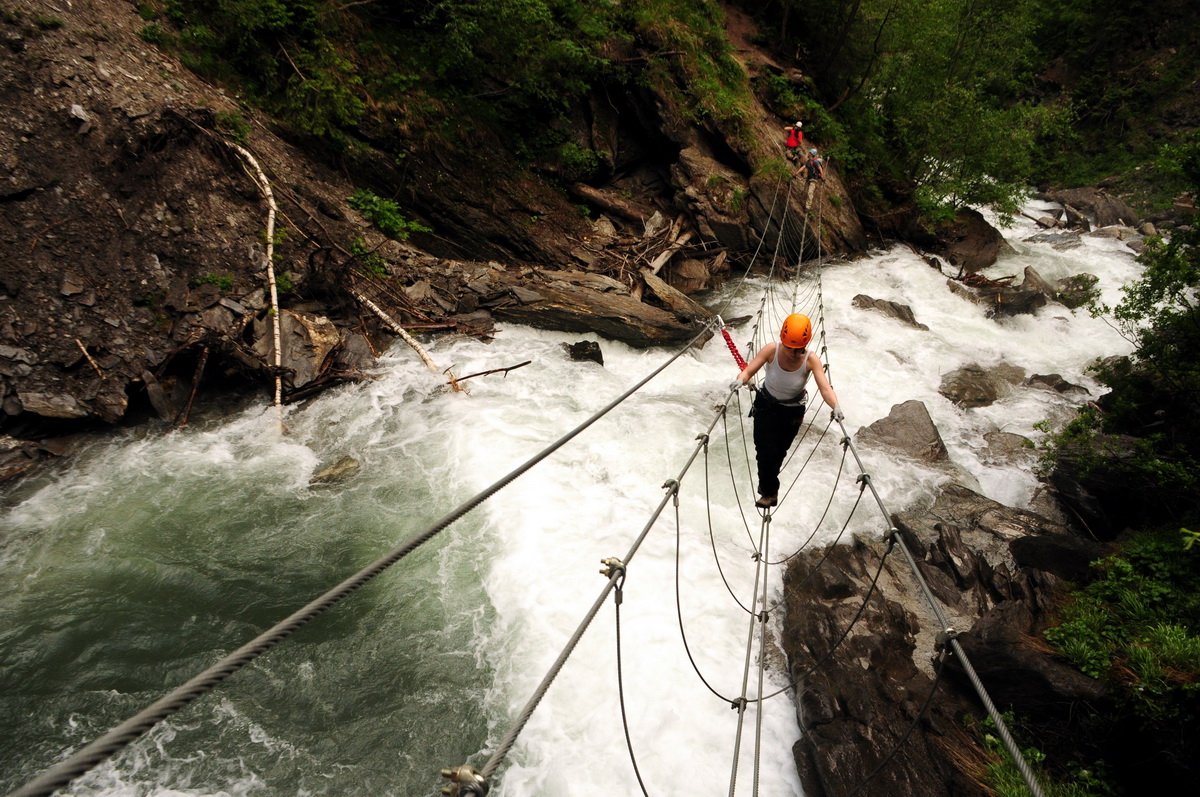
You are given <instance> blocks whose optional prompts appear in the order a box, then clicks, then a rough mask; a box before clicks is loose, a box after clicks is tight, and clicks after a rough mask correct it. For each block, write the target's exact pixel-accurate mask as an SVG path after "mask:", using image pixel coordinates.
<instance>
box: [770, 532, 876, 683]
mask: <svg viewBox="0 0 1200 797" xmlns="http://www.w3.org/2000/svg"><path fill="white" fill-rule="evenodd" d="M893 547H894V546H893V545H892V544H890V543H889V545H888V547H887V548H886V549H885V550H884V552H883V556H881V557H879V567H878V568H876V569H875V575H874V576H873V577H872V578H871V586H870V587H868V588H867V595H866V597H864V598H863V602H862V603H861V604H859V607H858V611H857V612H855V613H854V617H853V618H852V619H851V620H850V622H849V624H847V625H846V630H844V631H842V634H841V636H839V637H838V638H837V641H836V642H834V643H833V645H831V646H830V648H829V650H828V651H826V653H825V655H824V656H822V657H821V658H819V659H817V660H816V661H814V662H813V663H812V664H811V665H809V667H808V669H806V670H804V671H803V672H802V673H800V674H799V675H797V676H795V677H794V678H792V680H791V682H790V683H789V684H788V685H787V686H783V687H780V688H779V689H777V690H776V691H774V692H772V693H771V694H769V695H767V696H766V697H765V698H763V699H768V698H772V697H775V696H776V695H779V694H782V693H784V692H786V691H787V690H789V689H794V688H795V687H796V684H798V683H800V681H801V680H802V679H804V678H805V677H807V676H808V675H810V674H811V673H814V672H816V671H817V670H818V669H820V668H821V667H822V666H824V664H825V662H827V661H829V659H830V658H832V657H833V654H834V653H837V650H838V648H839V647H841V645H842V643H843V642H845V641H846V637H847V636H849V635H850V632H851V631H852V630H854V626H855V625H857V624H858V621H859V620H861V619H862V616H863V612H865V611H866V609H867V604H869V603H870V602H871V596H872V595H873V594H874V593H875V587H876V585H878V583H879V576H880V575H882V573H883V565H884V563H885V562H886V561H887V558H888V554H890V553H891V552H892V548H893Z"/></svg>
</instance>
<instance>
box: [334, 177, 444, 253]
mask: <svg viewBox="0 0 1200 797" xmlns="http://www.w3.org/2000/svg"><path fill="white" fill-rule="evenodd" d="M347 201H348V202H349V204H350V207H352V208H354V209H355V210H357V211H358V212H359V213H362V214H363V216H365V217H366V219H367V221H369V222H371V223H372V224H374V225H375V226H376V227H378V228H379V231H380V232H381V233H383V234H384V235H386V236H388V237H389V238H395V239H396V240H397V241H407V240H408V236H409V235H411V234H412V233H414V232H431V230H430V229H429V228H428V227H426V226H425V225H424V224H421V223H420V222H417V221H409V220H408V219H406V218H404V216H403V214H401V212H400V206H399V205H398V204H396V203H395V202H393V201H392V200H390V199H384V198H383V197H381V196H378V195H376V194H375V193H373V192H371V191H367V190H365V189H359V190H358V191H355V192H354V194H353V195H351V196H350V198H349V199H348V200H347Z"/></svg>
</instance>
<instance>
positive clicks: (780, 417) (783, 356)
mask: <svg viewBox="0 0 1200 797" xmlns="http://www.w3.org/2000/svg"><path fill="white" fill-rule="evenodd" d="M811 340H812V321H810V320H809V318H808V316H806V315H804V314H802V313H792V314H791V315H789V316H788V317H787V318H786V319H784V322H783V328H782V329H781V330H780V331H779V342H778V343H768V344H767V345H766V346H763V347H762V348H761V349H759V350H758V353H757V354H755V355H754V357H753V358H751V360H750V362H748V363H746V367H745V368H743V369H742V372H741V373H740V374H738V378H737V379H736V380H734V382H733V384H732V385H730V388H731V389H732V390H737V389H738V388H741V387H745V386H746V385H747V384H749V382H750V380H751V379H752V378H753V377H754V375H755V374H756V373H758V370H759V369H760V368H763V366H766V369H765V371H764V372H763V373H764V376H763V382H762V385H760V386H759V388H758V394H757V395H756V396H755V398H754V405H753V407H752V408H751V410H750V415H751V416H752V417H753V418H754V456H755V459H756V460H757V462H758V494H759V499H758V501H756V502H755V504H754V505H755V506H757V507H758V508H759V509H769V508H770V507H773V506H775V504H776V503H778V501H779V470H780V468H782V467H783V460H784V457H786V456H787V452H788V449H789V448H791V447H792V442H793V441H794V440H795V439H796V434H797V433H798V432H799V431H800V424H801V423H803V422H804V412H805V409H806V406H805V405H806V401H807V398H808V392H807V390H806V389H805V385H807V384H808V375H809V374H810V373H811V374H812V376H813V379H815V380H816V382H817V389H818V390H819V391H820V392H821V398H822V399H824V401H825V403H826V404H828V405H829V406H830V407H832V408H833V419H834V420H835V421H839V422H840V421H842V420H843V419H844V418H845V416H844V415H843V414H842V410H841V408H840V407H839V406H838V399H837V394H836V393H834V392H833V387H832V386H831V385H830V384H829V378H828V377H826V376H825V369H824V367H822V365H821V358H820V357H818V356H817V353H816V352H813V351H809V350H808V343H809V341H811Z"/></svg>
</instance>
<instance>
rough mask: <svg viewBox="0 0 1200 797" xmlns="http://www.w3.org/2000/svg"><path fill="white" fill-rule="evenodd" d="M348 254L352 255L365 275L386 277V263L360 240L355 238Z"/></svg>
mask: <svg viewBox="0 0 1200 797" xmlns="http://www.w3.org/2000/svg"><path fill="white" fill-rule="evenodd" d="M350 254H352V255H354V258H355V260H357V261H358V262H359V264H361V265H362V267H363V271H365V272H366V273H367V274H370V275H371V276H373V277H386V276H387V273H388V272H387V261H386V260H384V259H383V258H382V257H380V256H379V255H377V254H375V252H374V250H372V249H371V248H370V247H368V246H367V242H366V241H364V240H363V239H362V238H355V239H354V241H353V242H352V243H351V244H350Z"/></svg>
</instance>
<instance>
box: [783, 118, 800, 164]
mask: <svg viewBox="0 0 1200 797" xmlns="http://www.w3.org/2000/svg"><path fill="white" fill-rule="evenodd" d="M803 127H804V122H796V124H794V125H788V126H787V127H785V128H783V132H784V133H786V134H787V142H786V147H787V158H788V160H790V161H792V162H793V163H798V162H799V161H800V156H801V155H802V154H803V153H804V131H803V130H802V129H801V128H803Z"/></svg>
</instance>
